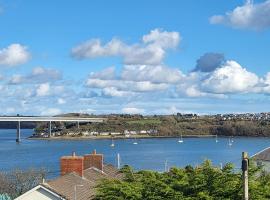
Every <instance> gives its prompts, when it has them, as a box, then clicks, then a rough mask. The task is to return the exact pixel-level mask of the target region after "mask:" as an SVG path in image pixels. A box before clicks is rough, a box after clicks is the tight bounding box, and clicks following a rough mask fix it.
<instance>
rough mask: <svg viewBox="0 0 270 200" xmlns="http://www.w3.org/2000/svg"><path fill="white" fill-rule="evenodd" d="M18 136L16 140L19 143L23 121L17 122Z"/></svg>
mask: <svg viewBox="0 0 270 200" xmlns="http://www.w3.org/2000/svg"><path fill="white" fill-rule="evenodd" d="M16 135H17V137H16V142H17V143H19V142H20V141H21V122H20V121H18V123H17V134H16Z"/></svg>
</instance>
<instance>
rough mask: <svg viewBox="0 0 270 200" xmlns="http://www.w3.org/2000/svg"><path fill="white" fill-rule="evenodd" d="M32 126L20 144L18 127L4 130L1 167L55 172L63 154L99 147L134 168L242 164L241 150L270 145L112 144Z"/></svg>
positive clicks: (245, 141)
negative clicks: (37, 133) (46, 133)
mask: <svg viewBox="0 0 270 200" xmlns="http://www.w3.org/2000/svg"><path fill="white" fill-rule="evenodd" d="M32 132H33V131H32V130H28V129H24V130H22V141H21V143H20V144H16V142H15V136H16V130H0V170H1V171H6V170H11V169H16V168H19V169H27V168H40V167H42V168H45V169H47V170H49V171H50V173H51V176H57V175H58V174H59V159H60V157H61V156H63V155H71V153H72V151H75V152H76V154H78V155H83V154H86V153H90V152H92V151H93V149H96V150H97V152H98V153H103V154H104V159H105V162H106V163H111V164H113V165H116V162H117V160H116V156H117V153H119V154H120V157H121V165H124V164H128V165H131V166H132V167H133V168H135V169H137V170H139V169H151V170H157V171H164V166H165V162H167V164H168V167H172V166H179V167H184V166H186V165H189V164H190V165H193V166H196V165H198V164H200V163H201V162H203V161H204V160H205V159H210V160H212V162H213V163H214V164H215V165H218V166H219V165H220V164H221V163H222V164H223V165H224V164H225V163H227V162H232V163H234V164H235V166H236V167H239V166H240V163H241V162H240V161H241V152H242V151H247V152H248V153H249V155H253V154H255V153H256V152H258V151H260V150H262V149H264V148H266V147H268V146H270V139H269V138H251V137H235V138H234V139H233V140H234V141H233V143H232V145H231V146H229V145H228V143H229V138H227V137H220V138H218V142H216V140H215V138H183V140H184V141H183V143H178V138H162V139H158V138H152V139H137V142H138V144H137V145H134V144H133V142H134V139H119V140H115V141H114V143H115V147H114V148H112V147H111V146H110V144H111V140H109V139H103V140H53V141H46V140H28V139H27V137H28V136H30V135H31V134H32Z"/></svg>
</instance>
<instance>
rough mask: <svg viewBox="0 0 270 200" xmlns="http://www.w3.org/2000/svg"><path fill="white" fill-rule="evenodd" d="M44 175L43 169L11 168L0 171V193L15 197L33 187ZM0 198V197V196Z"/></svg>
mask: <svg viewBox="0 0 270 200" xmlns="http://www.w3.org/2000/svg"><path fill="white" fill-rule="evenodd" d="M44 177H45V170H43V169H40V170H38V169H29V170H25V171H23V170H18V169H16V170H13V171H10V172H0V194H5V195H8V196H9V197H11V198H12V199H13V198H16V197H17V196H20V195H21V194H23V193H25V192H26V191H28V190H30V189H32V188H34V187H35V186H37V185H38V184H39V183H41V182H42V179H43V178H44ZM0 199H1V198H0Z"/></svg>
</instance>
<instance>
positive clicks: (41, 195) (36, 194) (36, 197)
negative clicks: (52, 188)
mask: <svg viewBox="0 0 270 200" xmlns="http://www.w3.org/2000/svg"><path fill="white" fill-rule="evenodd" d="M15 200H61V198H58V197H56V196H53V195H52V194H51V193H49V192H47V191H46V190H44V189H42V188H39V189H37V190H35V191H33V192H31V193H29V194H27V195H23V196H21V197H18V198H17V199H15Z"/></svg>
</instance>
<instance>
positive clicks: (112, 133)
mask: <svg viewBox="0 0 270 200" xmlns="http://www.w3.org/2000/svg"><path fill="white" fill-rule="evenodd" d="M111 135H122V133H120V132H111Z"/></svg>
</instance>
